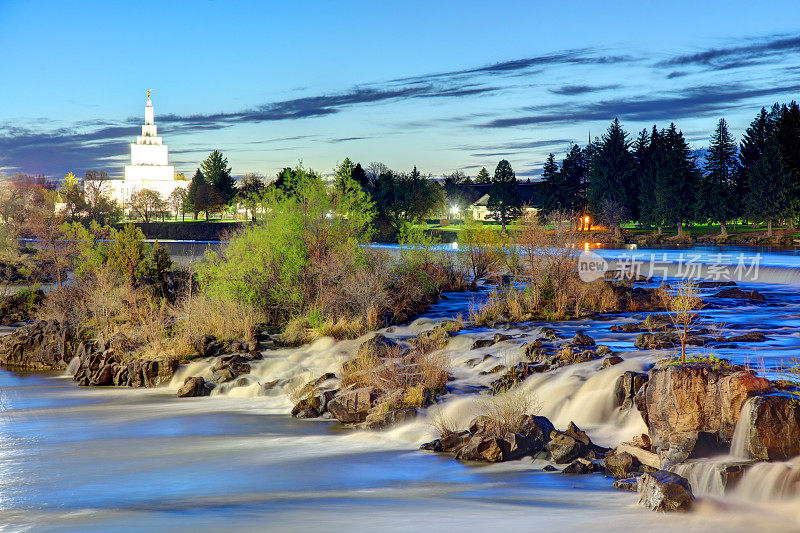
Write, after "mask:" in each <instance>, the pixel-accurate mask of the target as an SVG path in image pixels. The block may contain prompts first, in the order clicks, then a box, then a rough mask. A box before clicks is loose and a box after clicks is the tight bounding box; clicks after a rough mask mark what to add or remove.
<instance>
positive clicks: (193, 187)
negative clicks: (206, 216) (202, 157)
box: [183, 168, 207, 220]
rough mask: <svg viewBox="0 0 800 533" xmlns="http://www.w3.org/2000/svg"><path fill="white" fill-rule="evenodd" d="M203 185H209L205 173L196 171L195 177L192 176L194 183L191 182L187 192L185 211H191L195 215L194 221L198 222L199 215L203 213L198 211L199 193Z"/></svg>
mask: <svg viewBox="0 0 800 533" xmlns="http://www.w3.org/2000/svg"><path fill="white" fill-rule="evenodd" d="M201 185H207V183H206V179H205V176H203V173H202V172H200V169H199V168H198V169H197V171H195V173H194V176H192V181H190V182H189V188H188V189H187V190H186V200H185V201H184V204H183V210H184V211H191V212H192V214H193V215H194V219H195V220H197V213H199V212H200V211H202V209H198V208H197V207H196V205H197V191H198V190H199V189H200V186H201Z"/></svg>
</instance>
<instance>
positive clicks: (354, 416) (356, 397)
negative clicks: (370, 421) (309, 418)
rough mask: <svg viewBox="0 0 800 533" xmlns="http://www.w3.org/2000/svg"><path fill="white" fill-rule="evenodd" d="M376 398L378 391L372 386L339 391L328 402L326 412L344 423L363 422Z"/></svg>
mask: <svg viewBox="0 0 800 533" xmlns="http://www.w3.org/2000/svg"><path fill="white" fill-rule="evenodd" d="M377 398H378V391H377V390H376V389H374V388H373V387H361V388H359V389H350V390H346V391H340V392H339V393H337V394H336V396H334V398H333V399H332V400H331V401H329V402H328V412H329V413H330V414H331V416H333V417H334V418H336V419H337V420H339V421H340V422H342V423H344V424H355V423H358V422H364V421H365V420H366V418H367V414H369V410H370V409H371V408H372V407H373V405H375V400H376V399H377Z"/></svg>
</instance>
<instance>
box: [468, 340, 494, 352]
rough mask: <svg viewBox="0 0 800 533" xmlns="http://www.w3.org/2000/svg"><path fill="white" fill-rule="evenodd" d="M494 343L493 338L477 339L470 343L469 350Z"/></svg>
mask: <svg viewBox="0 0 800 533" xmlns="http://www.w3.org/2000/svg"><path fill="white" fill-rule="evenodd" d="M493 344H494V339H478V340H476V341H475V342H473V343H472V348H470V350H479V349H481V348H488V347H489V346H491V345H493Z"/></svg>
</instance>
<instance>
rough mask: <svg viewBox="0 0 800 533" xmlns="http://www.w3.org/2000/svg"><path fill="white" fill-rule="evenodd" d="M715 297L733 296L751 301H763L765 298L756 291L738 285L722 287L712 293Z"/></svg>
mask: <svg viewBox="0 0 800 533" xmlns="http://www.w3.org/2000/svg"><path fill="white" fill-rule="evenodd" d="M713 296H714V297H715V298H734V299H737V300H750V301H751V302H765V301H766V300H767V299H766V298H764V295H763V294H761V293H759V292H758V291H755V290H753V291H750V292H747V291H743V290H742V289H740V288H739V287H731V288H729V289H722V290H721V291H719V292H718V293H716V294H714V295H713Z"/></svg>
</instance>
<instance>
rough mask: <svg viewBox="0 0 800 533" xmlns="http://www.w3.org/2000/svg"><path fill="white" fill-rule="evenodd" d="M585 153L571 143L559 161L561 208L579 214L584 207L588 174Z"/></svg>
mask: <svg viewBox="0 0 800 533" xmlns="http://www.w3.org/2000/svg"><path fill="white" fill-rule="evenodd" d="M588 170H589V168H588V163H587V160H586V153H585V151H584V150H581V148H580V147H579V146H578V145H577V144H573V145H572V147H571V148H570V149H569V152H567V155H566V156H565V157H564V160H563V161H562V162H561V182H562V187H563V190H564V193H563V194H562V200H561V201H562V204H563V207H562V208H563V209H565V210H568V211H572V212H573V213H575V214H576V215H578V216H579V215H580V214H581V212H582V211H583V210H584V207H585V200H584V196H585V190H584V189H585V187H586V180H587V174H588Z"/></svg>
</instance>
